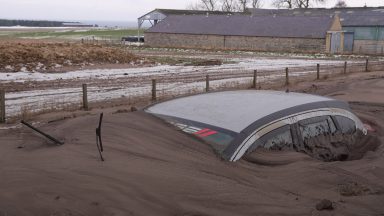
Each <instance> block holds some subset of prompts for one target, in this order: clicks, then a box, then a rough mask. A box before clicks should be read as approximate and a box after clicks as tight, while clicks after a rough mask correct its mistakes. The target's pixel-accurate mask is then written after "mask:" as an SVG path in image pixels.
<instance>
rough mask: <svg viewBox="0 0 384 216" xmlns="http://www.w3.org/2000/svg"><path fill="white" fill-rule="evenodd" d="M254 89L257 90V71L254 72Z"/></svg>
mask: <svg viewBox="0 0 384 216" xmlns="http://www.w3.org/2000/svg"><path fill="white" fill-rule="evenodd" d="M253 88H254V89H256V88H257V70H254V71H253Z"/></svg>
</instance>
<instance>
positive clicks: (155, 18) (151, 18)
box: [137, 9, 251, 29]
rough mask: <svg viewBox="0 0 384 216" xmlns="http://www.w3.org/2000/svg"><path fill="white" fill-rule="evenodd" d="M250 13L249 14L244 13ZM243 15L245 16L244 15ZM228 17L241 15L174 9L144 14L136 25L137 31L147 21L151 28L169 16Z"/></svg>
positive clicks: (156, 10) (157, 10)
mask: <svg viewBox="0 0 384 216" xmlns="http://www.w3.org/2000/svg"><path fill="white" fill-rule="evenodd" d="M246 13H249V14H250V13H251V12H246ZM246 13H245V14H246ZM207 14H211V15H228V14H242V13H232V12H231V13H229V12H223V11H204V10H175V9H155V10H153V11H151V12H149V13H146V14H144V15H143V16H141V17H139V18H138V19H137V24H138V27H139V29H140V28H141V27H142V26H143V24H144V22H145V21H148V22H149V23H150V24H151V26H154V25H156V24H157V23H158V22H160V21H161V20H163V19H165V18H166V17H167V16H171V15H207Z"/></svg>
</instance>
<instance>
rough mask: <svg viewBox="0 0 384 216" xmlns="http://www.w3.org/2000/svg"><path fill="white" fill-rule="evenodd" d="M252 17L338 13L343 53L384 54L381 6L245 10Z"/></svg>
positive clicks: (383, 25)
mask: <svg viewBox="0 0 384 216" xmlns="http://www.w3.org/2000/svg"><path fill="white" fill-rule="evenodd" d="M249 12H251V13H252V15H254V16H271V15H272V16H273V15H280V16H282V15H283V16H288V15H291V16H326V15H331V16H332V15H335V14H338V15H339V16H340V21H341V25H342V29H343V31H344V35H345V37H344V52H346V53H362V54H381V55H383V54H384V7H357V8H331V9H326V8H308V9H249Z"/></svg>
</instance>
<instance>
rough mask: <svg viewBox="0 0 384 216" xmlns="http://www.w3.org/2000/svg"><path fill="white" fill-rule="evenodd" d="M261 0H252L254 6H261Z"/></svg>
mask: <svg viewBox="0 0 384 216" xmlns="http://www.w3.org/2000/svg"><path fill="white" fill-rule="evenodd" d="M261 6H262V5H261V0H252V8H261Z"/></svg>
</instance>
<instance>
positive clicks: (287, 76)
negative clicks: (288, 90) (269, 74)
mask: <svg viewBox="0 0 384 216" xmlns="http://www.w3.org/2000/svg"><path fill="white" fill-rule="evenodd" d="M285 85H289V69H288V68H285Z"/></svg>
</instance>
